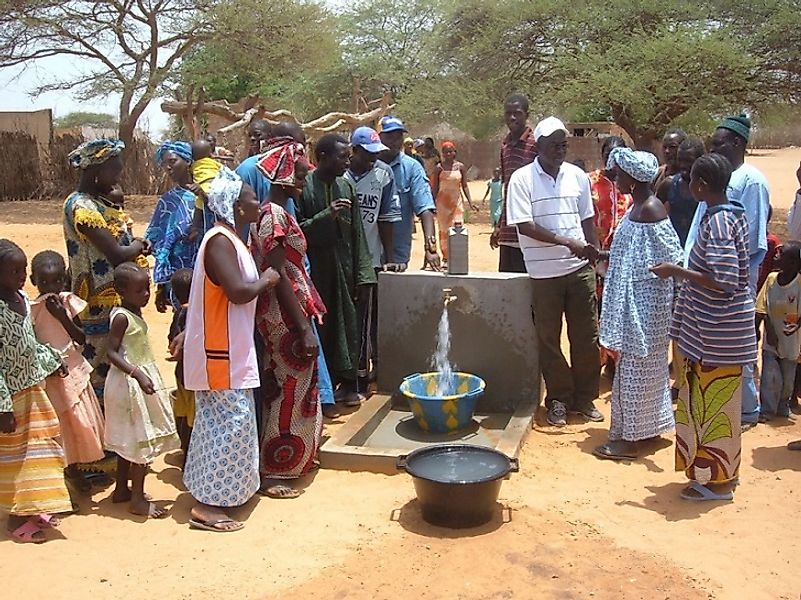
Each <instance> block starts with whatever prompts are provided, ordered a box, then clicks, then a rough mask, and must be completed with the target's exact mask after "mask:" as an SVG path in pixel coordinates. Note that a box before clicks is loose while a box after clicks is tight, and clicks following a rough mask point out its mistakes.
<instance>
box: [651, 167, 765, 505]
mask: <svg viewBox="0 0 801 600" xmlns="http://www.w3.org/2000/svg"><path fill="white" fill-rule="evenodd" d="M731 173H732V166H731V163H729V161H728V160H727V159H726V158H725V157H723V156H721V155H719V154H706V155H704V156H702V157H700V158H699V159H698V160H696V161H695V163H694V164H693V168H692V171H691V176H690V191H691V192H692V194H693V196H694V197H695V198H697V199H699V200H703V201H705V202H706V203H707V206H708V210H707V213H706V214H705V215H704V217H703V220H702V221H701V226H700V229H699V233H698V238H697V240H696V242H695V245H694V246H693V248H692V251H691V252H690V257H689V262H688V268H687V269H685V268H683V267H680V266H677V265H672V264H660V265H657V266H655V267H654V268H653V272H654V273H656V274H657V275H658V276H660V277H675V278H677V279H683V280H685V281H684V285H683V286H682V288H681V292H680V294H679V299H678V302H677V304H676V309H675V311H674V314H673V324H672V326H671V329H670V336H671V337H672V338H673V339H674V340H675V341H676V343H677V344H678V346H679V349H680V350H681V352H682V354H683V355H684V356H686V357H687V360H686V363H685V371H686V375H687V384H686V385H685V386H684V387H683V388H682V390H681V393H680V394H679V402H678V407H677V409H676V470H684V472H685V473H686V475H687V477H688V478H689V479H690V484H689V486H687V487H686V488H685V489H684V490H683V491H682V492H681V496H682V498H684V499H685V500H731V499H732V498H733V494H732V492H733V489H734V486H735V484H736V483H737V480H738V473H739V468H740V454H741V444H740V433H741V430H740V408H741V407H740V404H741V380H742V377H741V375H742V367H743V365H746V364H750V363H753V362H755V361H756V330H755V327H754V301H753V298H752V296H751V292H750V290H749V287H748V222H747V221H746V219H745V214H744V209H743V207H742V206H740V205H739V204H735V203H730V202H729V200H728V199H727V197H726V188H727V186H728V184H729V179H730V177H731Z"/></svg>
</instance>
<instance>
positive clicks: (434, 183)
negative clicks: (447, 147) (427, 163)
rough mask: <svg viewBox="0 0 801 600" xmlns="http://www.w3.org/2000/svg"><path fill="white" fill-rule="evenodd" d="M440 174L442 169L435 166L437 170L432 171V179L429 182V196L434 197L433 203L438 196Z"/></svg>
mask: <svg viewBox="0 0 801 600" xmlns="http://www.w3.org/2000/svg"><path fill="white" fill-rule="evenodd" d="M440 173H442V167H441V166H440V165H437V168H436V169H434V177H433V180H432V181H431V194H432V195H433V196H434V202H436V201H437V196H439V174H440Z"/></svg>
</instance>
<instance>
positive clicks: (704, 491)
mask: <svg viewBox="0 0 801 600" xmlns="http://www.w3.org/2000/svg"><path fill="white" fill-rule="evenodd" d="M688 489H690V490H693V491H694V492H697V493H698V494H700V497H699V496H691V495H690V494H688V493H687V490H688ZM679 495H680V496H681V497H682V499H683V500H688V501H690V502H713V501H719V502H728V501H729V500H734V494H733V493H732V492H726V493H725V494H718V493H716V492H713V491H712V490H710V489H709V488H708V487H706V486H705V485H701V484H700V483H698V482H697V481H693V482H691V483H690V485H689V486H687V488H685V489H683V490H682V491H681V494H679Z"/></svg>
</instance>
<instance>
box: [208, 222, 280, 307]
mask: <svg viewBox="0 0 801 600" xmlns="http://www.w3.org/2000/svg"><path fill="white" fill-rule="evenodd" d="M205 263H206V264H205V266H206V274H207V275H208V276H209V279H211V280H212V281H213V282H214V283H215V284H216V285H219V286H220V287H222V289H223V291H224V292H225V295H226V296H227V297H228V299H229V300H230V301H231V302H233V303H234V304H247V303H248V302H250V301H251V300H253V299H254V298H255V297H256V296H258V295H259V294H261V293H262V292H264V291H266V290H268V289H270V288H271V287H274V286H275V285H277V284H278V280H279V279H280V277H279V275H278V273H277V272H276V271H275V269H273V268H272V267H269V268H267V269H266V270H265V271H264V273H262V274H261V277H260V278H259V279H257V280H256V281H253V282H249V281H245V280H244V279H243V278H242V273H241V271H240V270H239V268H238V267H237V268H232V265H237V264H238V259H237V256H236V248H234V245H233V244H232V243H231V241H230V240H229V239H228V238H226V237H225V236H223V235H215V236H214V237H212V238H211V239H210V240H209V241H208V243H207V244H206V254H205Z"/></svg>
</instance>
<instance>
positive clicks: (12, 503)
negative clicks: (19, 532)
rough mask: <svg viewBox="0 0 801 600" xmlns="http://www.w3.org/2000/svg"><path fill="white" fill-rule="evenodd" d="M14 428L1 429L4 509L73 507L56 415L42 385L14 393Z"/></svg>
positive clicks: (30, 511) (29, 511)
mask: <svg viewBox="0 0 801 600" xmlns="http://www.w3.org/2000/svg"><path fill="white" fill-rule="evenodd" d="M12 401H13V410H14V419H15V420H16V423H17V427H16V429H15V431H14V433H0V510H3V511H5V512H9V513H12V514H15V515H35V514H38V513H63V512H69V511H71V510H72V502H71V501H70V495H69V492H68V491H67V486H66V484H65V483H64V466H65V464H64V452H63V451H62V449H61V446H60V445H59V443H58V442H57V441H56V438H57V437H58V435H59V426H58V416H57V415H56V411H55V410H54V409H53V406H52V405H51V404H50V400H48V398H47V394H45V391H44V387H43V386H42V385H41V384H39V385H34V386H31V387H29V388H26V389H24V390H22V391H20V392H17V393H16V394H14V396H13V398H12Z"/></svg>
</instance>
